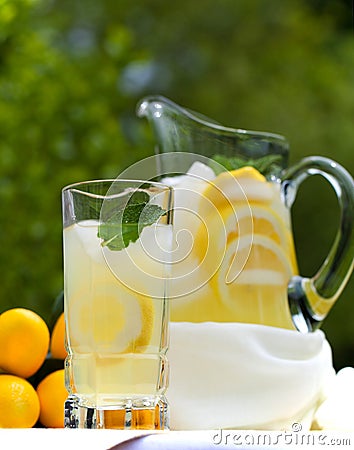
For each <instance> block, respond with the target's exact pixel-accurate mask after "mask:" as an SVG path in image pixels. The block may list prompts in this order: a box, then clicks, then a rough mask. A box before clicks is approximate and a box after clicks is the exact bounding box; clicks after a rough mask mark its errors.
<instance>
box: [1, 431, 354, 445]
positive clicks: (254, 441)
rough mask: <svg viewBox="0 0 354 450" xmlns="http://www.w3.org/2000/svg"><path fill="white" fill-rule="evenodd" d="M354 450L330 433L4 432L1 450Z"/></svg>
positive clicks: (352, 438)
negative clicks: (342, 449) (234, 449)
mask: <svg viewBox="0 0 354 450" xmlns="http://www.w3.org/2000/svg"><path fill="white" fill-rule="evenodd" d="M329 446H330V447H332V448H335V447H337V448H348V449H349V448H354V433H352V432H350V433H345V432H330V431H311V432H307V431H305V432H302V431H301V430H299V431H297V432H296V431H291V432H290V431H259V430H208V431H163V432H148V431H128V430H69V429H43V428H32V429H27V430H25V429H2V430H0V449H1V450H2V449H4V450H5V449H6V450H8V449H9V450H12V449H15V450H17V449H21V450H22V449H26V450H32V449H33V450H42V449H43V450H44V449H45V450H57V449H58V450H59V449H60V450H63V449H70V450H71V449H78V450H108V449H110V450H136V449H161V450H162V449H163V450H169V449H174V450H204V449H214V450H217V449H218V448H238V449H248V450H250V449H260V448H265V449H278V450H279V449H295V448H297V449H301V448H304V447H306V448H311V449H316V448H322V449H323V448H324V447H327V448H328V447H329Z"/></svg>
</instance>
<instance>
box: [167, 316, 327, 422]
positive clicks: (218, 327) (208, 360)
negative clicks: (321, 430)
mask: <svg viewBox="0 0 354 450" xmlns="http://www.w3.org/2000/svg"><path fill="white" fill-rule="evenodd" d="M168 359H169V361H170V368H171V369H170V371H171V372H170V385H169V388H168V391H167V398H168V401H169V404H170V414H171V422H170V425H171V429H172V430H200V429H219V428H231V429H259V430H261V429H263V430H264V429H267V430H284V429H291V427H292V424H293V423H295V422H301V424H302V429H303V430H304V429H309V428H310V426H311V422H312V418H313V414H314V411H315V410H316V408H317V407H318V405H319V403H320V402H321V401H322V400H323V398H322V396H323V390H324V387H325V386H326V385H327V384H328V380H329V379H330V378H333V377H334V376H335V373H334V369H333V367H332V352H331V348H330V346H329V344H328V342H327V341H326V339H325V336H324V334H323V332H322V331H316V332H314V333H309V334H301V333H299V332H297V331H291V330H283V329H280V328H274V327H268V326H263V325H251V324H243V323H215V322H204V323H187V322H179V323H177V322H172V323H171V338H170V349H169V352H168Z"/></svg>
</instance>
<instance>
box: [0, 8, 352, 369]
mask: <svg viewBox="0 0 354 450" xmlns="http://www.w3.org/2000/svg"><path fill="white" fill-rule="evenodd" d="M353 81H354V36H353V29H352V11H351V2H350V1H336V2H333V1H315V0H312V1H305V0H302V1H300V0H297V1H295V0H287V1H282V0H252V1H249V0H237V1H236V0H219V1H217V2H216V1H211V0H195V1H190V0H179V1H178V2H169V1H166V0H145V1H131V0H129V1H128V0H116V1H114V0H111V1H110V0H101V1H97V0H84V1H82V0H70V1H69V0H60V1H59V0H57V1H55V0H49V1H40V0H0V226H1V246H0V271H1V275H2V276H1V283H0V311H3V310H5V309H7V308H10V307H14V306H25V307H29V308H32V309H34V310H36V311H38V312H39V313H41V314H42V315H43V317H44V318H45V319H46V320H47V321H50V317H51V310H52V304H53V301H54V299H55V297H56V296H57V294H58V292H60V290H61V289H62V283H63V275H62V242H61V204H60V191H61V188H62V187H63V186H65V185H67V184H69V183H72V182H76V181H82V180H85V179H93V178H102V177H116V176H117V175H118V174H119V173H120V172H121V171H122V170H123V169H124V168H126V167H127V166H129V165H130V164H131V163H133V162H135V161H137V160H138V159H140V158H143V157H145V156H149V155H151V154H152V152H153V148H154V139H153V136H152V133H151V130H150V129H149V127H148V124H147V122H146V121H145V120H142V119H138V118H137V117H136V115H135V107H136V104H137V102H138V100H139V99H140V98H142V97H143V96H144V95H147V94H155V93H156V94H157V93H158V94H162V95H165V96H167V97H169V98H171V99H172V100H174V101H175V102H177V103H178V104H181V105H184V106H187V107H189V108H191V109H194V110H196V111H199V112H202V113H203V114H205V115H207V116H209V117H211V118H213V119H215V120H217V121H218V122H220V123H223V124H225V125H229V126H234V127H239V128H246V129H251V130H263V131H272V132H276V133H280V134H284V135H286V136H287V138H288V140H289V141H290V144H291V163H294V162H296V161H297V160H299V159H300V158H302V157H304V156H307V155H316V154H317V155H323V156H328V157H331V158H333V159H335V160H336V161H337V162H339V163H340V164H342V165H343V166H345V167H346V168H347V169H348V170H349V172H351V174H353V172H354V149H353V147H354V143H353V141H354V82H353ZM317 178H318V177H313V179H311V180H309V181H306V182H305V183H304V185H303V186H302V187H301V188H300V190H299V192H298V197H297V201H296V203H295V205H294V208H293V224H294V234H295V240H296V246H297V252H298V259H299V265H300V269H301V273H302V274H303V275H307V276H311V275H313V274H314V273H315V272H316V270H317V269H318V267H319V266H320V264H321V262H322V261H323V260H324V258H325V257H326V255H327V253H328V250H329V248H330V245H331V242H332V241H333V239H334V236H335V233H336V229H337V227H338V206H337V202H336V199H335V195H334V193H333V191H332V190H331V188H330V187H329V185H328V184H327V182H325V181H324V180H322V179H317ZM353 288H354V282H353V277H352V279H351V281H350V282H349V284H348V286H347V288H346V289H345V291H344V292H343V294H342V297H341V298H340V300H339V302H338V303H337V304H336V306H335V307H334V309H333V310H332V312H331V314H330V315H329V317H328V318H327V320H326V322H325V324H324V326H323V330H324V331H325V332H326V334H327V336H328V339H329V341H330V343H331V344H332V347H333V352H334V361H335V366H336V367H337V368H340V367H342V366H346V365H354V333H353V331H352V330H353V322H354V306H353V305H354V299H353V298H352V297H353Z"/></svg>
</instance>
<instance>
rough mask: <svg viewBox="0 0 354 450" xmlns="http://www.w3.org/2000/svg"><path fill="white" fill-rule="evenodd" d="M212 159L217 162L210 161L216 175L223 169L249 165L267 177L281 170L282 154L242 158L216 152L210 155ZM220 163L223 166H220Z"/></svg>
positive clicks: (234, 168)
mask: <svg viewBox="0 0 354 450" xmlns="http://www.w3.org/2000/svg"><path fill="white" fill-rule="evenodd" d="M212 160H214V161H215V162H216V163H218V164H213V163H212V164H211V165H210V166H211V168H212V169H213V170H214V172H215V173H216V175H219V174H220V173H221V172H224V171H225V170H236V169H240V168H241V167H246V166H251V167H254V168H255V169H256V170H258V172H260V173H261V174H262V175H264V176H265V177H267V176H268V175H271V174H273V173H276V172H279V171H280V170H281V162H282V155H266V156H262V157H261V158H257V159H244V158H240V157H239V156H225V155H220V154H216V155H214V156H213V157H212ZM220 165H221V166H223V167H220Z"/></svg>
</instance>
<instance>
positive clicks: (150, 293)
mask: <svg viewBox="0 0 354 450" xmlns="http://www.w3.org/2000/svg"><path fill="white" fill-rule="evenodd" d="M62 204H63V226H64V231H63V241H64V292H65V294H64V297H65V302H64V311H65V323H66V347H67V351H68V357H67V359H66V361H65V373H66V387H67V390H68V393H69V396H68V399H67V401H66V404H65V426H66V427H68V428H117V429H167V428H168V404H167V401H166V398H165V391H166V387H167V383H168V361H167V358H166V352H167V348H168V318H169V315H168V302H167V298H168V292H167V284H168V283H167V281H168V276H169V269H170V265H169V258H170V254H171V248H172V225H171V217H172V213H171V212H172V189H171V188H169V187H167V186H164V185H162V184H160V183H152V182H145V181H130V180H102V181H88V182H83V183H77V184H73V185H70V186H67V187H65V188H64V189H63V192H62Z"/></svg>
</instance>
